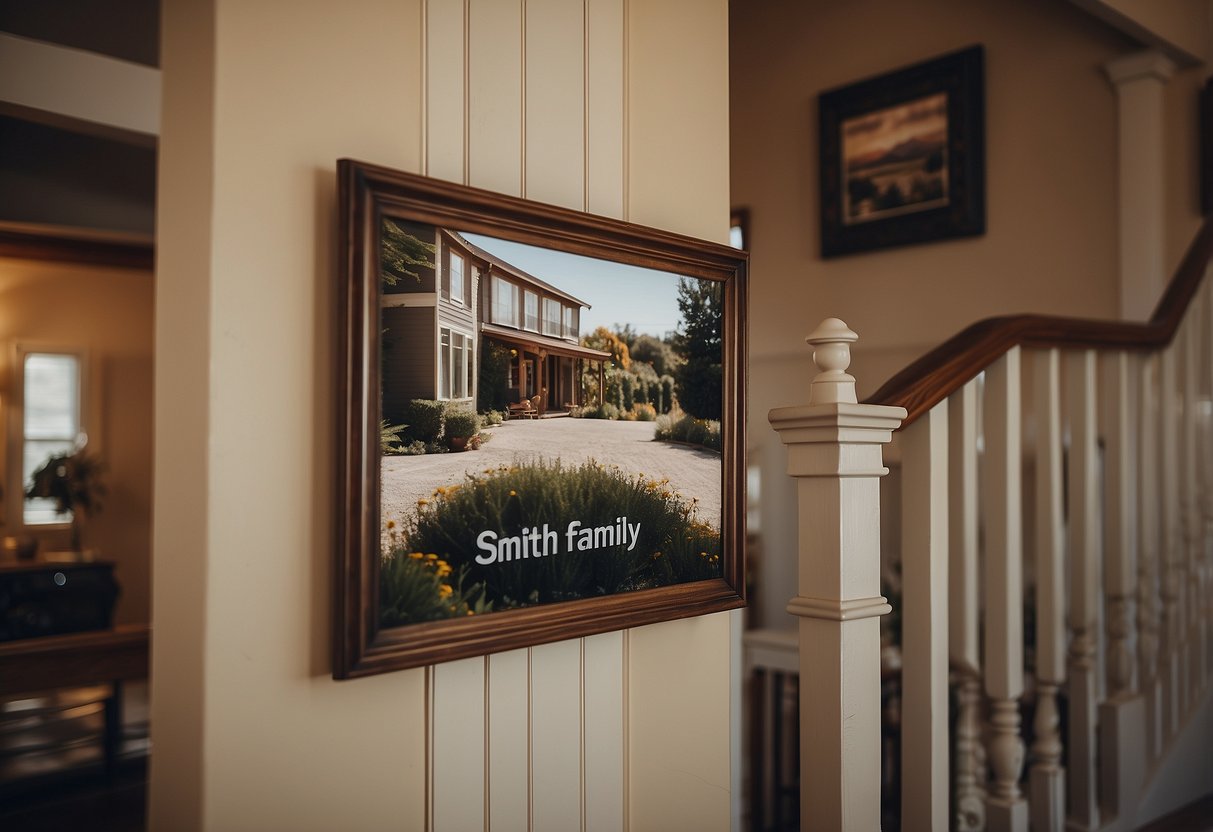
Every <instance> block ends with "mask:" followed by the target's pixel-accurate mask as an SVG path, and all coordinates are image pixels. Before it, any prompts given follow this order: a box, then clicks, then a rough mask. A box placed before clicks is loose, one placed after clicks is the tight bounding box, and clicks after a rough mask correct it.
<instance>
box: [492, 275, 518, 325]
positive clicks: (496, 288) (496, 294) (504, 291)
mask: <svg viewBox="0 0 1213 832" xmlns="http://www.w3.org/2000/svg"><path fill="white" fill-rule="evenodd" d="M493 323H495V324H505V325H506V326H514V327H516V326H518V287H517V286H515V285H514V284H513V283H510V282H509V281H508V280H502V279H501V278H500V277H497V276H496V275H494V276H493Z"/></svg>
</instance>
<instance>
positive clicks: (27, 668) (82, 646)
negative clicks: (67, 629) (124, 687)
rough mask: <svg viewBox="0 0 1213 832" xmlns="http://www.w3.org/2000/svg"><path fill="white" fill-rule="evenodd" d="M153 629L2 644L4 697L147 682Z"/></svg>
mask: <svg viewBox="0 0 1213 832" xmlns="http://www.w3.org/2000/svg"><path fill="white" fill-rule="evenodd" d="M150 641H151V629H150V628H149V627H148V626H147V625H146V624H128V625H124V626H120V627H115V628H114V629H112V630H95V631H89V632H83V633H71V634H69V635H62V636H42V637H41V638H27V639H21V640H19V641H9V642H5V643H3V644H0V695H5V696H8V695H11V694H14V693H30V692H33V691H38V690H50V689H53V688H61V687H71V686H74V685H93V684H108V683H110V682H113V681H114V680H117V679H144V678H146V677H147V671H148V649H149V643H150Z"/></svg>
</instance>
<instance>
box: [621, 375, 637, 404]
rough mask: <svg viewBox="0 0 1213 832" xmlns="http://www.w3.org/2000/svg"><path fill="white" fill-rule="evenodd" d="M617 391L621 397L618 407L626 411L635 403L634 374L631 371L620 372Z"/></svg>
mask: <svg viewBox="0 0 1213 832" xmlns="http://www.w3.org/2000/svg"><path fill="white" fill-rule="evenodd" d="M619 391H620V396H621V398H622V401H620V402H619V409H620V410H622V411H624V412H625V413H626V412H628V411H630V410H631V409H632V405H634V404H636V376H635V375H633V374H632V373H622V374H621V375H620V378H619Z"/></svg>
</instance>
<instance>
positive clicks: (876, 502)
mask: <svg viewBox="0 0 1213 832" xmlns="http://www.w3.org/2000/svg"><path fill="white" fill-rule="evenodd" d="M857 338H858V336H857V335H856V334H855V333H854V332H852V331H851V330H850V329H848V328H847V325H846V324H844V323H843V322H842V321H840V320H838V319H837V318H828V319H826V320H825V321H823V322H822V323H821V325H820V326H818V327H817V329H816V330H815V331H814V332H813V334H812V335H810V336H809V337H808V338H807V339H806V340H807V341H808V342H809V344H810V345H812V346H813V348H814V351H813V360H814V362H816V364H817V367H818V370H819V373H818V374H817V376H816V377H815V378H814V379H813V383H812V385H811V387H810V389H809V403H808V404H807V405H801V406H796V407H781V408H776V409H774V410H772V411H771V413H770V416H769V418H770V421H771V426H772V427H773V428H774V429H775V430H776V431H777V432H778V433H779V436H780V439H782V440H783V443H784V444H785V445H787V447H788V473H789V474H790V475H791V476H793V477H795V478H796V484H797V491H798V500H799V516H800V545H799V578H798V581H797V584H798V594H797V596H796V597H795V598H793V599H792V602H791V603H790V604H789V605H788V611H789V612H790V613H792V614H793V615H795V616H798V617H799V618H800V760H801V762H800V789H801V800H800V805H801V829H803V830H816V829H821V830H840V829H846V830H863V832H870V830H873V829H879V828H880V619H879V616H881V615H883V614H885V613H887V612H889V611H890V607H889V605H888V603H887V601H886V600H885V598H884V597H882V596H881V594H880V490H879V485H880V477H882V476H884V475H885V474H887V473H888V469H887V468H885V467H884V463H883V455H882V449H881V446H882V445H884V444H886V443H888V442H889V441H890V440H891V439H892V435H893V431H894V430H895V429H896V428H897V427H898V426H899V425H900V424H901V421H902V419H904V418H905V416H906V411H905V409H904V408H900V407H881V406H875V405H860V404H857V403H856V398H855V379H854V378H853V377H852V376H850V375H848V374H847V372H846V370H847V367H848V366H850V363H851V349H850V345H851V344H852V343H854V342H855V341H856V340H857Z"/></svg>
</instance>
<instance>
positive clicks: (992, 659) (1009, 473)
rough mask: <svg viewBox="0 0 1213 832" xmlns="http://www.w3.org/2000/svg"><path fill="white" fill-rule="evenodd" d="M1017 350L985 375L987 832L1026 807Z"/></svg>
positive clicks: (1015, 823)
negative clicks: (989, 778) (1021, 711)
mask: <svg viewBox="0 0 1213 832" xmlns="http://www.w3.org/2000/svg"><path fill="white" fill-rule="evenodd" d="M1019 373H1020V370H1019V348H1018V347H1015V348H1012V349H1011V350H1010V351H1009V352H1007V354H1006V355H1005V356H1003V357H1002V358H1000V359H998V361H996V362H994V364H992V365H991V366H990V368H989V369H988V370H987V371H986V382H985V393H986V407H985V465H984V466H983V479H982V484H981V485H982V489H981V491H982V510H983V514H984V515H985V528H986V574H985V584H986V585H985V607H986V619H985V648H986V649H985V663H984V664H985V667H984V669H985V681H986V693H988V694H989V696H990V733H989V739H988V755H989V760H990V766H991V768H992V769H993V773H994V780H993V783H992V785H991V789H990V796H989V799H988V801H987V804H986V818H987V821H988V823H989V828H990V829H991V830H992V831H993V832H1024V830H1026V829H1027V828H1028V805H1027V801H1025V800H1024V798H1023V795H1022V794H1021V793H1020V790H1019V776H1020V772H1021V771H1022V770H1023V758H1024V747H1023V740H1022V739H1021V738H1020V736H1019V727H1020V715H1019V697H1020V695H1021V694H1022V693H1023V571H1022V570H1023V539H1022V520H1023V518H1022V505H1021V502H1022V496H1021V493H1020V484H1021V481H1022V471H1021V468H1020V465H1021V458H1020V444H1021V433H1020V422H1021V413H1020V377H1019Z"/></svg>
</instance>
